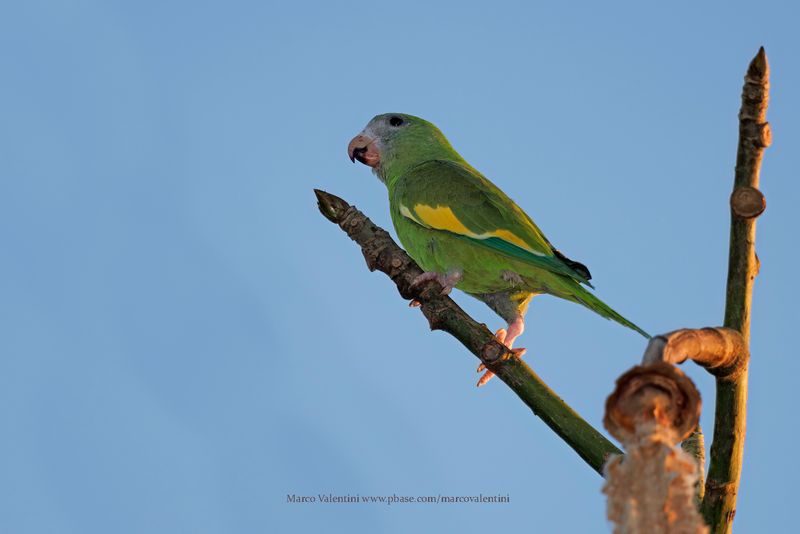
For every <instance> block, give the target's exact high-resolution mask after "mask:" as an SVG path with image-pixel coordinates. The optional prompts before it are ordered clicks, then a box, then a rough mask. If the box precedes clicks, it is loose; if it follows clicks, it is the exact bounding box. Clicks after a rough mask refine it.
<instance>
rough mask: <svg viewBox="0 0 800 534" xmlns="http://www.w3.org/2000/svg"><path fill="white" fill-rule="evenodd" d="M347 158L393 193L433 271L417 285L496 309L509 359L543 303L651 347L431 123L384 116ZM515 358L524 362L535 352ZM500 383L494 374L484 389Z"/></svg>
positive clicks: (413, 249)
mask: <svg viewBox="0 0 800 534" xmlns="http://www.w3.org/2000/svg"><path fill="white" fill-rule="evenodd" d="M347 153H348V156H349V157H350V160H351V161H353V162H355V161H356V160H358V161H359V162H361V163H363V164H365V165H368V166H370V167H372V170H373V172H374V173H375V174H376V175H377V176H378V178H379V179H380V180H381V181H382V182H383V183H384V184H385V185H386V187H387V188H388V191H389V209H390V211H391V218H392V223H393V224H394V228H395V231H396V232H397V236H398V237H399V238H400V242H401V243H402V244H403V246H404V247H405V249H406V251H407V252H408V254H409V255H410V256H411V257H412V258H414V260H415V261H416V262H417V263H418V264H419V265H420V267H422V269H423V270H424V271H425V273H424V274H422V275H420V276H419V277H418V278H417V280H415V281H414V283H415V284H419V283H422V282H423V281H426V280H432V279H435V280H437V281H439V283H440V284H441V285H442V286H443V287H444V288H445V289H444V292H445V293H449V292H450V290H451V289H452V288H453V287H456V288H458V289H460V290H462V291H463V292H465V293H467V294H469V295H471V296H473V297H475V298H477V299H479V300H481V301H483V302H484V303H486V304H487V305H488V306H489V307H490V308H491V309H492V310H494V311H495V312H496V313H497V314H498V315H499V316H500V317H502V318H503V319H504V320H505V321H506V322H507V323H508V326H507V328H506V329H500V330H498V331H497V333H496V337H497V339H498V341H500V342H501V343H504V344H505V345H506V346H507V347H508V348H509V349H511V348H512V346H513V344H514V341H515V340H516V339H517V337H519V336H520V334H522V332H523V330H524V329H525V313H526V312H527V309H528V304H529V303H530V301H531V299H532V298H533V296H534V295H539V294H542V293H548V294H550V295H555V296H556V297H560V298H563V299H567V300H570V301H572V302H577V303H578V304H582V305H584V306H585V307H587V308H589V309H590V310H592V311H594V312H596V313H598V314H600V315H602V316H603V317H606V318H608V319H613V320H614V321H616V322H618V323H620V324H622V325H624V326H627V327H628V328H631V329H633V330H635V331H637V332H639V333H640V334H641V335H643V336H645V337H648V338H649V337H650V336H649V335H648V334H647V333H646V332H645V331H644V330H642V329H641V328H639V327H638V326H636V325H635V324H633V323H632V322H630V321H628V320H627V319H625V318H624V317H622V316H621V315H620V314H619V313H617V312H616V311H614V310H612V309H611V308H610V307H609V306H608V305H607V304H605V303H604V302H603V301H601V300H600V299H598V298H597V297H595V296H594V295H593V294H592V293H591V292H589V291H588V290H587V289H586V288H585V287H583V285H586V286H589V287H590V288H593V286H592V285H591V284H590V283H589V280H591V274H590V273H589V269H587V268H586V266H585V265H583V264H581V263H579V262H577V261H573V260H571V259H569V258H567V257H566V256H564V255H563V254H562V253H561V252H559V251H558V250H557V249H556V248H555V247H554V246H553V245H552V244H551V243H550V241H548V239H547V238H546V237H545V236H544V234H543V233H542V231H541V230H540V229H539V227H538V226H536V224H535V223H534V222H533V220H532V219H531V218H530V217H529V216H528V215H527V214H526V213H525V212H524V211H523V210H522V208H520V207H519V206H517V204H516V203H515V202H514V201H513V200H511V199H510V198H509V197H508V196H507V195H506V194H505V193H503V191H501V190H500V189H499V188H498V187H497V186H496V185H494V184H493V183H492V182H490V181H489V180H488V179H486V178H485V177H484V176H483V175H482V174H481V173H479V172H478V171H477V170H475V169H474V168H472V167H471V166H470V165H469V163H467V162H466V161H465V160H464V158H462V157H461V156H460V155H459V153H458V152H456V151H455V149H453V147H452V146H451V145H450V143H449V142H448V140H447V138H445V136H444V135H443V134H442V132H441V131H439V129H438V128H437V127H436V126H434V125H433V124H431V123H430V122H428V121H426V120H423V119H421V118H419V117H414V116H413V115H407V114H403V113H387V114H384V115H378V116H376V117H374V118H373V119H372V120H371V121H369V123H368V124H367V126H366V127H365V128H364V130H363V131H362V132H361V133H360V134H358V135H357V136H356V137H354V138H353V140H352V141H350V144H349V145H348V147H347ZM582 284H583V285H582ZM513 351H514V353H515V354H517V355H518V356H521V355H522V353H524V351H525V349H513ZM478 370H479V371H481V370H482V368H480V367H479V369H478ZM491 376H492V374H491V372H490V371H487V372H486V374H484V375H483V377H481V379H480V381H479V382H478V386H481V385H483V384H484V383H486V382H487V381H488V380H489V379H490V378H491Z"/></svg>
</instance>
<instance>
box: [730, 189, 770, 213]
mask: <svg viewBox="0 0 800 534" xmlns="http://www.w3.org/2000/svg"><path fill="white" fill-rule="evenodd" d="M730 202H731V210H732V211H733V214H734V215H736V216H737V217H739V218H740V219H754V218H756V217H758V216H759V215H761V214H762V213H764V210H765V209H766V208H767V199H766V198H764V193H762V192H761V191H759V190H758V189H756V188H755V187H750V186H748V185H743V186H740V187H737V188H736V189H734V190H733V193H731V200H730Z"/></svg>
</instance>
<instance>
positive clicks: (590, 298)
mask: <svg viewBox="0 0 800 534" xmlns="http://www.w3.org/2000/svg"><path fill="white" fill-rule="evenodd" d="M575 288H576V289H575V290H573V291H572V292H571V293H572V294H571V295H570V297H571V300H574V301H575V302H577V303H578V304H583V305H584V306H586V307H587V308H589V309H590V310H592V311H593V312H595V313H597V314H598V315H601V316H603V317H605V318H606V319H611V320H612V321H616V322H618V323H619V324H621V325H622V326H627V327H628V328H630V329H631V330H635V331H637V332H639V333H640V334H641V335H643V336H644V337H646V338H647V339H650V337H651V336H650V334H648V333H647V332H645V331H644V330H642V329H641V328H639V327H638V326H636V325H635V324H633V323H632V322H630V321H629V320H627V319H626V318H625V317H623V316H622V315H620V314H618V313H617V312H615V311H614V310H613V309H612V308H611V306H609V305H608V304H606V303H605V302H603V301H602V300H600V299H599V298H597V297H595V296H594V294H592V293H589V291H587V290H586V289H584V288H583V287H581V286H580V285H578V284H577V283H576V284H575ZM568 298H569V297H568Z"/></svg>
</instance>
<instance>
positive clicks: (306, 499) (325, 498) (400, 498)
mask: <svg viewBox="0 0 800 534" xmlns="http://www.w3.org/2000/svg"><path fill="white" fill-rule="evenodd" d="M286 502H287V503H324V504H335V503H378V504H403V503H420V502H423V503H437V504H439V503H443V504H457V503H508V502H511V497H510V496H509V495H508V494H506V495H500V494H498V495H484V494H483V493H479V494H478V495H441V494H440V495H421V496H411V495H397V494H396V493H395V494H392V495H360V494H358V493H357V494H355V495H350V494H349V493H348V494H347V495H334V494H333V493H319V494H317V495H297V494H295V493H291V494H288V493H287V494H286Z"/></svg>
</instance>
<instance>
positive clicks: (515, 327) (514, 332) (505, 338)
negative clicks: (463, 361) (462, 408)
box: [476, 318, 528, 387]
mask: <svg viewBox="0 0 800 534" xmlns="http://www.w3.org/2000/svg"><path fill="white" fill-rule="evenodd" d="M524 328H525V325H524V323H523V322H522V319H521V318H520V319H517V320H515V321H513V322H512V323H511V324H510V325H508V330H506V329H505V328H501V329H500V330H498V331H497V332H496V333H495V334H494V337H495V339H496V340H497V341H499V342H500V343H502V344H503V345H505V346H506V347H508V349H509V352H511V354H512V357H514V358H522V356H524V355H525V352H527V350H528V349H525V348H522V347H520V348H518V349H513V348H511V346H512V345H513V344H514V340H515V339H516V338H517V337H518V336H519V335H520V334H521V333H522V331H523V330H524ZM509 332H511V336H509V335H508V334H509ZM483 371H486V372H485V373H483V376H481V378H480V380H478V383H477V384H476V385H477V387H481V386H483V385H485V384H486V383H487V382H488V381H489V380H491V379H492V377H493V376H494V373H493V372H491V371H489V370H488V369H486V365H484V364H483V363H481V364H480V365H479V366H478V372H479V373H480V372H483Z"/></svg>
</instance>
